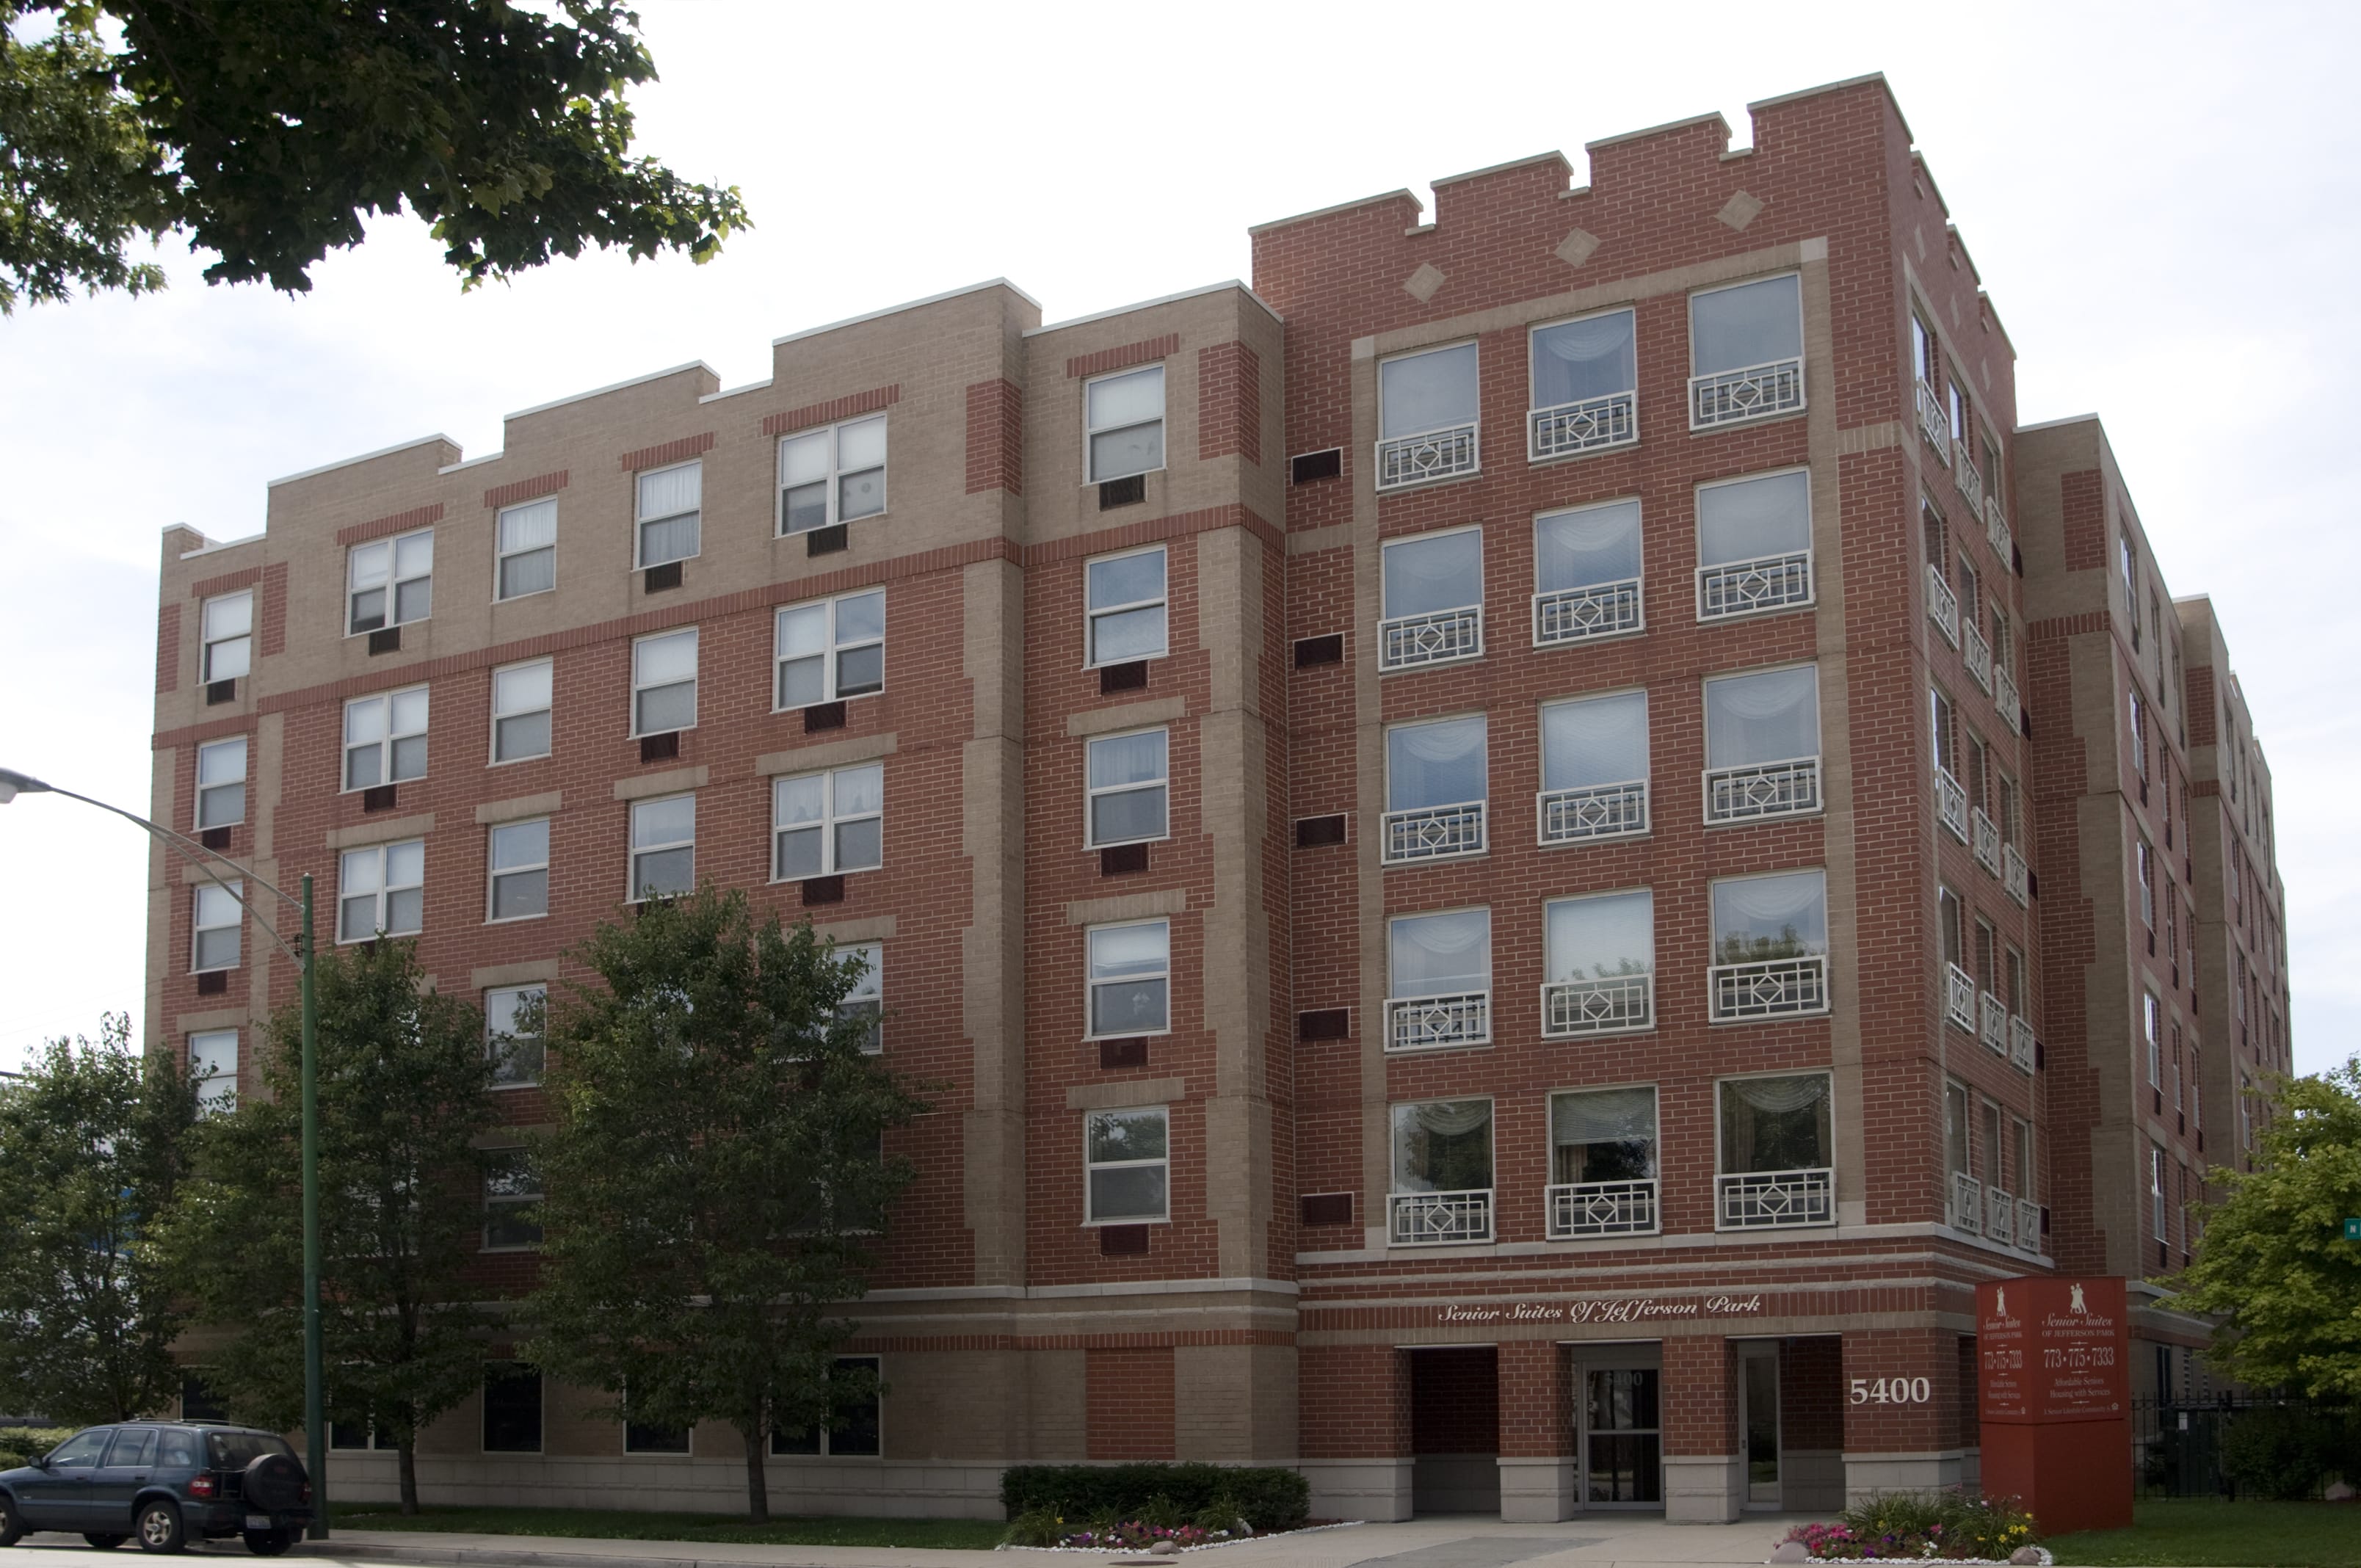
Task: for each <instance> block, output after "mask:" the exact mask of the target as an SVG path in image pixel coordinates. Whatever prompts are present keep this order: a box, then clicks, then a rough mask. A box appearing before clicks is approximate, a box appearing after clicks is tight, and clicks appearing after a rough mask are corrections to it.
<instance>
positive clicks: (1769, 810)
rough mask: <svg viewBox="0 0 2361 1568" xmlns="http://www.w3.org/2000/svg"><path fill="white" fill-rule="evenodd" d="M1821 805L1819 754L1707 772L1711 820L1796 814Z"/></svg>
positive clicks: (1707, 814)
mask: <svg viewBox="0 0 2361 1568" xmlns="http://www.w3.org/2000/svg"><path fill="white" fill-rule="evenodd" d="M1819 808H1820V760H1819V759H1818V758H1817V757H1790V758H1788V759H1787V760H1786V761H1784V762H1748V763H1746V764H1744V765H1743V766H1741V767H1735V768H1714V769H1711V770H1709V771H1708V773H1706V775H1705V819H1706V820H1707V821H1708V822H1751V821H1752V820H1754V819H1755V818H1756V817H1794V816H1798V815H1800V814H1802V813H1805V812H1810V811H1817V810H1818V809H1819Z"/></svg>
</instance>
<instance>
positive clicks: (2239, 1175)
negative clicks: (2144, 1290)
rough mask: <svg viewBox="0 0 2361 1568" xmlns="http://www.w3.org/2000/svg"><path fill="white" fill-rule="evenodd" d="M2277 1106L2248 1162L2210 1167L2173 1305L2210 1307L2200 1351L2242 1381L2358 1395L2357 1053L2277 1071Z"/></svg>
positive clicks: (2360, 1141)
mask: <svg viewBox="0 0 2361 1568" xmlns="http://www.w3.org/2000/svg"><path fill="white" fill-rule="evenodd" d="M2280 1104H2281V1106H2282V1110H2283V1113H2282V1114H2280V1115H2279V1116H2278V1117H2277V1118H2276V1119H2274V1120H2273V1121H2272V1122H2271V1123H2270V1124H2268V1126H2267V1127H2265V1128H2264V1129H2263V1131H2262V1132H2261V1134H2260V1135H2259V1136H2258V1137H2257V1155H2256V1160H2255V1168H2254V1170H2253V1172H2252V1173H2244V1172H2239V1171H2234V1170H2225V1169H2218V1168H2217V1169H2216V1170H2214V1171H2213V1173H2212V1175H2211V1176H2210V1178H2209V1180H2211V1181H2212V1182H2214V1183H2217V1184H2219V1185H2221V1186H2223V1187H2224V1188H2226V1189H2227V1195H2226V1196H2225V1197H2224V1199H2223V1201H2221V1202H2220V1203H2218V1204H2216V1205H2214V1206H2213V1207H2212V1208H2210V1209H2208V1210H2207V1211H2206V1213H2205V1228H2204V1233H2203V1234H2202V1237H2201V1238H2200V1240H2199V1242H2198V1245H2197V1255H2196V1257H2195V1259H2194V1261H2193V1262H2192V1263H2191V1265H2190V1266H2189V1268H2188V1269H2187V1270H2186V1271H2184V1272H2183V1273H2182V1274H2181V1275H2180V1277H2179V1278H2178V1279H2176V1280H2170V1281H2167V1282H2166V1283H2169V1284H2172V1285H2174V1286H2176V1287H2177V1288H2179V1290H2180V1297H2179V1299H2177V1300H2176V1301H2175V1302H2174V1305H2176V1306H2178V1307H2180V1308H2182V1309H2184V1310H2193V1311H2200V1312H2212V1313H2218V1314H2219V1315H2220V1317H2221V1319H2222V1328H2221V1332H2219V1333H2217V1334H2216V1335H2215V1337H2214V1342H2213V1350H2212V1351H2211V1352H2210V1353H2209V1355H2210V1357H2211V1359H2212V1360H2213V1362H2214V1364H2215V1365H2218V1366H2220V1367H2221V1368H2222V1369H2223V1370H2224V1371H2225V1372H2227V1373H2228V1374H2229V1375H2230V1376H2234V1377H2235V1378H2238V1379H2239V1380H2240V1381H2242V1382H2246V1383H2250V1384H2254V1385H2256V1386H2257V1387H2292V1388H2297V1389H2301V1390H2302V1391H2303V1392H2305V1393H2308V1394H2310V1395H2312V1397H2314V1398H2343V1399H2356V1398H2361V1242H2355V1241H2347V1240H2345V1220H2346V1219H2347V1218H2348V1217H2351V1216H2354V1215H2361V1056H2356V1057H2354V1058H2350V1059H2348V1060H2347V1061H2346V1062H2345V1065H2344V1066H2343V1067H2340V1068H2334V1069H2330V1070H2329V1071H2327V1072H2323V1073H2321V1074H2319V1075H2317V1076H2315V1077H2311V1078H2299V1079H2294V1080H2289V1081H2287V1082H2286V1083H2285V1084H2284V1086H2283V1089H2282V1091H2281V1094H2280Z"/></svg>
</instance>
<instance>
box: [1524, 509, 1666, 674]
mask: <svg viewBox="0 0 2361 1568" xmlns="http://www.w3.org/2000/svg"><path fill="white" fill-rule="evenodd" d="M1641 572H1642V567H1641V554H1640V503H1639V502H1638V501H1609V502H1606V503H1605V504H1603V505H1600V506H1589V507H1576V508H1575V509H1574V510H1571V511H1558V512H1548V513H1545V514H1543V516H1541V517H1537V518H1535V519H1534V520H1533V641H1534V642H1535V643H1536V644H1540V643H1549V642H1570V641H1575V640H1576V639H1577V638H1584V637H1612V636H1614V635H1616V634H1617V633H1619V632H1624V631H1637V630H1641V628H1642V626H1643V625H1645V623H1646V619H1647V617H1646V612H1645V609H1644V608H1643V607H1642V602H1641V598H1640V579H1641Z"/></svg>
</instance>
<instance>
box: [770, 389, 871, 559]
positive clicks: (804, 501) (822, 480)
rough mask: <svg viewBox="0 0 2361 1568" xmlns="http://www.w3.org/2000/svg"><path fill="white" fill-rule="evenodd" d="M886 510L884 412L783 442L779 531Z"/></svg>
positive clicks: (804, 529) (820, 525) (801, 530)
mask: <svg viewBox="0 0 2361 1568" xmlns="http://www.w3.org/2000/svg"><path fill="white" fill-rule="evenodd" d="M884 510H885V416H884V414H873V415H871V416H870V417H868V418H867V419H856V420H848V421H847V422H844V423H842V424H840V425H835V426H833V427H830V428H828V429H822V430H808V431H804V432H802V433H798V434H795V435H789V436H785V437H783V438H781V440H780V442H779V532H781V533H804V532H809V531H810V530H812V529H815V528H826V527H827V526H828V525H829V524H830V523H834V522H850V521H852V520H853V519H855V518H861V517H874V516H875V515H876V514H877V513H879V512H881V511H884Z"/></svg>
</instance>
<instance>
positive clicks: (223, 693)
mask: <svg viewBox="0 0 2361 1568" xmlns="http://www.w3.org/2000/svg"><path fill="white" fill-rule="evenodd" d="M369 652H372V653H374V652H377V650H376V649H374V648H372V649H370V650H369ZM236 700H237V683H236V681H234V680H229V681H209V682H207V683H206V685H205V706H206V707H213V706H214V704H216V703H224V702H236Z"/></svg>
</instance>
